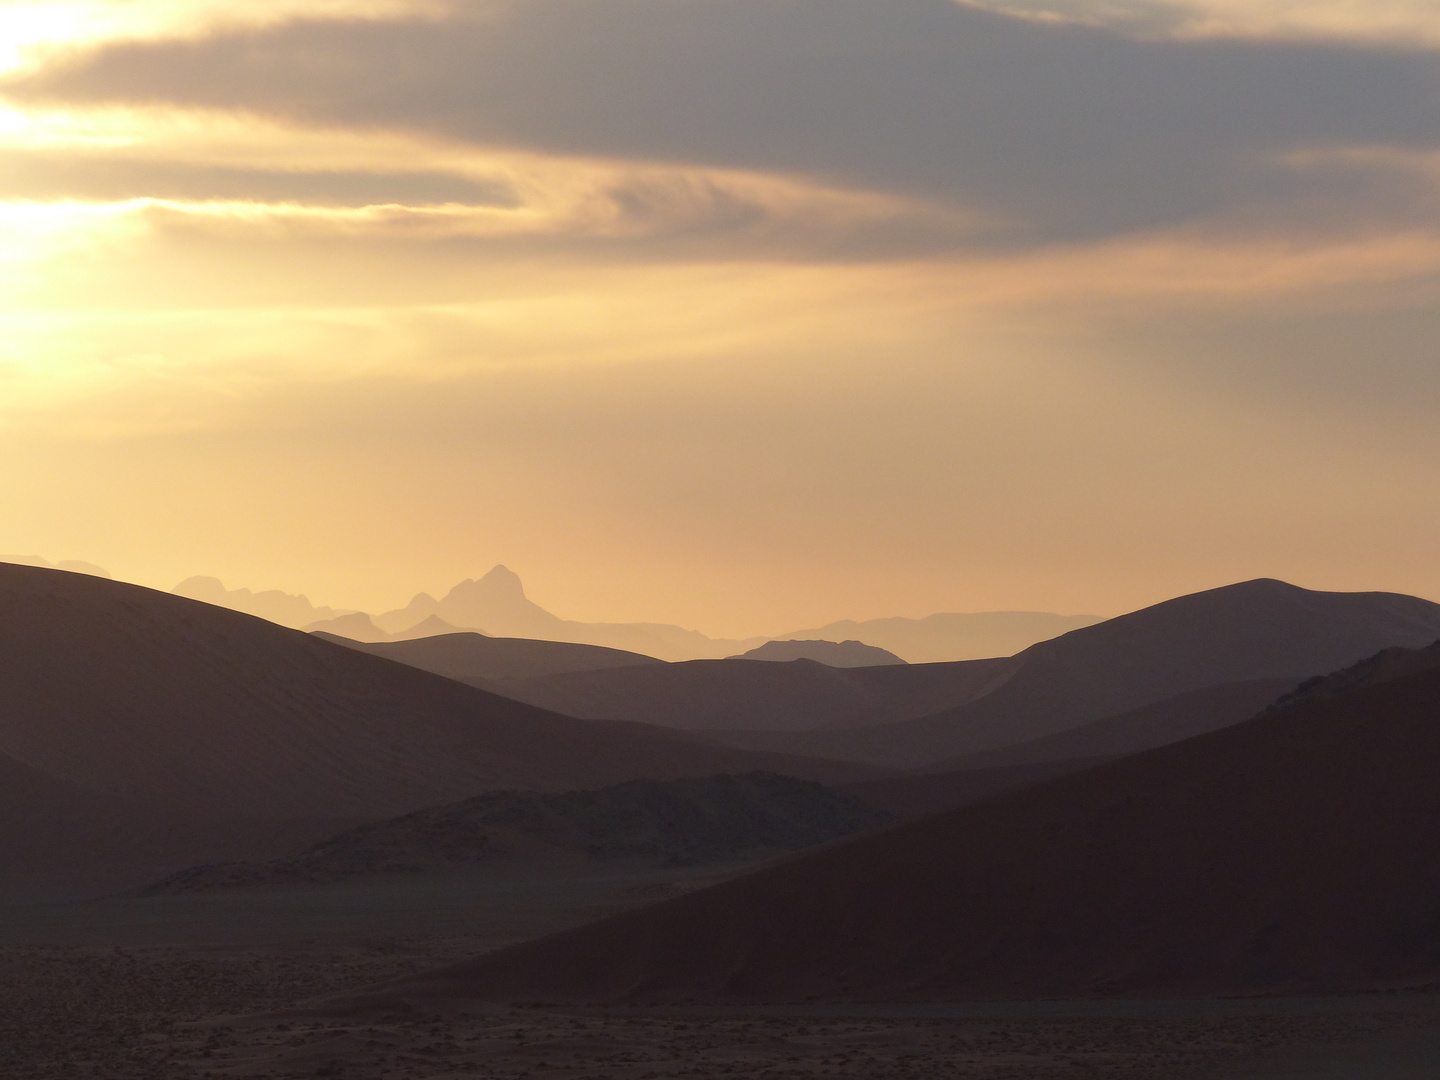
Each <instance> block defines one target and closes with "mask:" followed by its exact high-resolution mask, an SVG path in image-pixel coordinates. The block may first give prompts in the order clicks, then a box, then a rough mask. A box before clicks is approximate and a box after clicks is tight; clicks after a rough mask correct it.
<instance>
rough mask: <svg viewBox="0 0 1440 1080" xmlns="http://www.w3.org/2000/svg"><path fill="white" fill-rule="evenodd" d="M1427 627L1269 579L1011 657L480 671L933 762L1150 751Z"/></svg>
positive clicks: (608, 704) (516, 684) (731, 726)
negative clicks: (844, 664) (1020, 750)
mask: <svg viewBox="0 0 1440 1080" xmlns="http://www.w3.org/2000/svg"><path fill="white" fill-rule="evenodd" d="M1437 637H1440V605H1436V604H1434V603H1432V602H1430V601H1428V600H1422V599H1418V598H1416V597H1409V596H1402V595H1398V594H1391V593H1326V592H1314V591H1311V590H1307V589H1302V588H1299V587H1297V586H1294V585H1288V584H1286V583H1284V582H1280V581H1273V580H1268V579H1262V580H1257V581H1250V582H1242V583H1240V584H1237V585H1231V586H1226V587H1224V588H1221V589H1215V590H1210V591H1207V592H1202V593H1195V594H1192V595H1189V596H1183V597H1178V598H1176V599H1174V600H1169V601H1166V602H1164V603H1162V604H1157V605H1155V606H1153V607H1149V608H1144V609H1142V610H1140V611H1136V612H1133V613H1131V614H1128V615H1123V616H1120V617H1119V618H1116V619H1111V620H1109V621H1107V622H1104V623H1098V624H1095V625H1093V626H1088V627H1083V628H1081V629H1079V630H1074V631H1071V632H1070V633H1068V634H1064V635H1061V636H1060V637H1058V638H1054V639H1052V640H1049V641H1044V642H1040V643H1039V644H1036V645H1033V646H1031V647H1030V648H1028V649H1025V650H1024V651H1022V652H1020V653H1018V654H1016V655H1015V656H1012V657H1005V658H997V659H988V660H966V661H957V662H954V663H947V664H910V665H887V666H880V667H860V668H844V669H841V668H835V667H831V666H828V665H822V664H818V663H816V662H814V661H811V660H797V661H792V662H788V663H758V662H756V661H754V660H750V659H741V658H733V659H727V660H694V661H688V662H684V663H677V664H650V665H635V666H631V667H624V668H620V667H608V668H606V669H604V670H590V671H578V670H572V671H556V672H554V673H551V674H545V675H538V676H528V677H508V678H498V679H495V678H492V679H475V680H474V681H475V682H476V684H477V685H483V686H486V687H487V688H489V689H492V690H494V691H495V692H497V693H500V694H503V695H505V696H507V697H512V698H515V699H516V700H520V701H528V702H530V703H531V704H534V705H539V706H541V707H544V708H548V709H552V710H554V711H556V712H562V713H566V714H568V715H574V716H585V717H592V718H612V719H616V718H618V719H627V720H634V721H639V722H644V723H649V724H657V725H666V726H672V727H677V728H682V729H686V730H690V731H695V732H700V733H703V734H704V735H705V737H707V738H710V739H713V740H715V741H717V742H722V743H725V744H728V745H735V746H743V747H748V748H751V749H766V750H772V751H777V752H785V753H797V754H807V755H814V756H821V757H829V758H836V759H845V760H852V761H857V762H862V761H863V762H876V761H878V762H883V763H885V764H887V765H890V766H892V767H895V768H903V769H925V770H927V771H939V770H946V769H950V770H958V769H963V768H979V767H990V766H1000V765H1009V764H1018V763H1022V762H1021V759H1013V758H1003V759H1002V758H990V759H983V758H980V759H977V758H976V755H982V754H987V753H991V752H996V753H998V752H999V751H1001V750H1003V749H1004V748H1006V747H1011V746H1015V745H1017V744H1021V743H1032V742H1035V741H1036V740H1045V739H1051V740H1053V741H1051V742H1049V743H1044V744H1040V743H1037V745H1036V746H1035V747H1034V748H1033V750H1032V751H1027V752H1026V753H1027V754H1028V755H1029V756H1027V757H1025V758H1024V760H1025V761H1038V760H1057V759H1060V758H1066V757H1069V758H1075V759H1082V758H1093V757H1097V756H1110V755H1113V754H1118V753H1126V752H1131V751H1134V750H1140V749H1146V748H1148V747H1151V746H1156V745H1160V744H1162V743H1164V742H1169V741H1174V740H1175V739H1179V738H1185V737H1187V736H1189V735H1194V734H1199V733H1200V732H1203V731H1206V730H1210V729H1211V728H1213V727H1218V726H1223V725H1224V724H1227V723H1234V722H1236V721H1239V720H1243V719H1246V718H1248V717H1249V716H1251V715H1253V714H1254V713H1255V712H1256V711H1258V710H1259V709H1261V708H1262V707H1264V706H1265V705H1266V704H1268V702H1269V701H1271V700H1273V698H1274V697H1276V696H1278V695H1280V694H1281V693H1284V692H1286V691H1288V690H1289V689H1291V688H1292V687H1293V686H1294V684H1295V683H1298V682H1300V681H1301V680H1302V679H1305V678H1307V677H1310V676H1314V675H1317V674H1320V673H1323V672H1328V671H1333V670H1335V669H1337V668H1340V667H1343V666H1345V665H1348V664H1351V663H1354V662H1355V661H1357V660H1359V659H1361V658H1362V657H1366V656H1369V655H1371V654H1373V653H1375V652H1377V651H1378V650H1381V649H1384V648H1387V647H1390V646H1405V647H1414V646H1418V645H1423V644H1428V643H1429V642H1431V641H1433V640H1435V639H1436V638H1437ZM1091 725H1096V726H1094V727H1093V728H1092V727H1091ZM1082 728H1086V729H1089V730H1087V731H1085V732H1083V733H1082V732H1080V729H1082ZM1072 731H1073V732H1075V733H1076V734H1075V735H1074V736H1073V737H1070V736H1067V735H1066V734H1065V733H1067V732H1072ZM1037 754H1038V755H1039V756H1038V757H1037V756H1036V755H1037Z"/></svg>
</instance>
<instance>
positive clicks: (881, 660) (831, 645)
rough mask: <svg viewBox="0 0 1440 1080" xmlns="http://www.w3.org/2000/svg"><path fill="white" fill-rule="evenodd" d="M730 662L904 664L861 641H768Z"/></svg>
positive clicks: (860, 665)
mask: <svg viewBox="0 0 1440 1080" xmlns="http://www.w3.org/2000/svg"><path fill="white" fill-rule="evenodd" d="M730 659H732V660H770V661H777V662H779V663H788V662H789V661H791V660H814V661H815V662H816V663H819V664H825V665H827V666H828V667H836V668H853V667H883V666H885V665H886V664H903V663H905V661H904V660H901V659H900V657H898V656H896V655H895V654H894V653H892V652H887V651H885V650H884V649H877V648H876V647H875V646H874V645H866V644H865V643H864V642H863V641H767V642H766V643H765V644H764V645H761V646H759V647H758V648H755V649H751V650H750V651H749V652H746V653H742V654H741V655H739V656H733V657H730Z"/></svg>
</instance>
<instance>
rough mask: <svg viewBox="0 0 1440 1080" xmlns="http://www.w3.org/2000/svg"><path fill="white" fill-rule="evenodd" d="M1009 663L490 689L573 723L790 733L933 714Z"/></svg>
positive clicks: (780, 667) (638, 670)
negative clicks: (587, 720) (578, 719)
mask: <svg viewBox="0 0 1440 1080" xmlns="http://www.w3.org/2000/svg"><path fill="white" fill-rule="evenodd" d="M1011 666H1012V665H1011V664H1010V662H1009V661H1008V660H1007V659H1004V658H1002V659H997V660H961V661H957V662H956V663H953V664H908V665H907V664H900V665H893V666H884V667H859V668H834V667H830V666H829V665H826V664H820V663H817V662H816V661H814V660H792V661H789V662H781V663H776V662H772V661H767V660H744V659H728V660H688V661H685V662H683V663H678V664H663V665H650V666H644V667H640V666H635V667H627V668H623V669H616V668H612V669H609V670H605V671H587V672H562V673H558V674H555V675H544V676H538V677H534V678H526V679H505V680H487V681H485V682H484V684H483V685H485V686H487V687H488V688H490V689H493V690H494V691H495V692H496V693H499V694H504V695H505V696H506V697H513V698H515V699H516V700H517V701H527V702H529V703H531V704H533V705H539V706H541V707H542V708H547V709H552V710H554V711H556V712H563V713H565V714H566V715H569V716H585V717H591V718H595V719H600V718H606V717H610V718H620V719H625V720H634V721H638V722H640V723H647V724H657V725H662V726H665V727H674V728H679V729H681V730H686V731H701V732H709V731H710V730H712V729H726V728H732V727H743V728H744V729H746V730H749V731H766V732H784V731H803V730H806V729H810V728H818V727H825V726H829V725H834V724H839V723H857V724H858V723H864V722H876V723H878V722H881V721H883V720H889V719H898V718H908V717H915V716H925V715H927V714H929V713H933V712H935V711H936V710H938V709H944V708H947V707H950V706H953V705H956V704H960V703H962V702H966V701H970V700H973V699H974V698H976V697H979V696H981V695H983V694H984V693H986V692H987V691H989V690H990V689H992V688H993V687H994V686H995V685H996V684H997V683H998V682H1000V681H1001V680H1003V679H1004V678H1006V677H1007V675H1008V673H1009V670H1010V668H1011ZM707 737H708V736H707Z"/></svg>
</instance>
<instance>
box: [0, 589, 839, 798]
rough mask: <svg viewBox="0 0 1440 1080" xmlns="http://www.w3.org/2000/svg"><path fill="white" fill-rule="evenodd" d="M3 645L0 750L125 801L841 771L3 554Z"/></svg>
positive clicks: (56, 777)
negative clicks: (621, 718) (534, 698)
mask: <svg viewBox="0 0 1440 1080" xmlns="http://www.w3.org/2000/svg"><path fill="white" fill-rule="evenodd" d="M0 656H3V657H4V662H5V668H4V670H5V687H4V690H5V692H4V694H3V695H0V754H4V755H7V756H8V757H9V758H10V759H12V760H13V761H14V762H15V763H17V764H18V765H19V766H22V767H23V768H24V769H26V770H28V771H30V772H32V773H35V774H38V775H39V776H41V777H45V778H49V780H51V781H54V782H56V783H59V784H62V785H67V786H69V787H72V788H79V789H82V790H84V791H87V792H90V793H93V794H94V795H96V796H103V797H104V798H106V799H110V800H116V801H118V802H122V803H125V804H145V805H154V806H163V807H169V808H184V809H188V810H192V811H197V812H203V813H207V814H222V815H231V816H237V817H253V816H266V817H273V818H281V817H284V818H313V817H328V818H344V819H355V818H379V817H384V816H389V815H392V814H396V813H402V812H405V811H409V810H413V809H418V808H420V807H424V806H429V805H435V804H438V803H442V802H449V801H454V800H456V799H459V798H464V797H468V796H472V795H475V794H478V793H479V792H482V791H486V790H491V789H495V788H520V789H545V790H562V789H573V788H584V787H593V786H600V785H604V784H609V783H616V782H618V781H621V780H626V779H632V778H637V777H657V778H664V777H674V776H682V775H696V774H702V773H715V772H742V771H749V770H751V769H756V768H764V769H770V770H773V771H777V772H785V773H790V774H796V775H803V776H807V777H810V778H814V779H820V780H841V779H853V778H855V777H854V776H853V772H852V771H851V770H850V769H849V767H848V766H827V765H826V764H824V763H818V762H809V761H803V760H798V759H796V760H791V759H781V758H776V757H766V756H765V755H755V754H751V753H747V752H743V751H730V750H717V749H716V748H715V747H712V746H709V745H705V744H701V743H698V742H696V741H694V740H692V739H690V738H688V737H686V736H683V735H680V734H678V733H674V732H668V731H660V730H654V729H649V728H645V727H642V726H639V725H633V724H624V723H599V722H591V721H584V720H576V719H572V718H570V717H565V716H559V715H555V714H553V713H549V712H546V711H544V710H542V709H538V708H535V707H532V706H529V705H524V704H520V703H518V702H514V701H510V700H507V699H504V698H500V697H496V696H495V695H493V694H489V693H486V692H484V691H482V690H479V689H476V688H474V687H470V686H465V685H463V684H461V683H458V682H454V681H452V680H449V679H445V678H442V677H440V676H437V675H433V674H430V673H428V672H424V671H420V670H417V669H415V668H412V667H408V666H405V665H402V664H397V663H392V662H390V661H386V660H382V659H378V658H376V657H373V656H368V655H365V654H363V653H361V652H357V651H355V650H353V649H350V648H345V647H342V646H339V645H335V644H332V643H330V642H327V641H323V640H319V639H317V638H315V637H313V636H308V635H305V634H302V633H299V632H296V631H292V630H287V629H284V628H281V627H278V626H276V625H274V624H271V623H267V622H264V621H262V620H260V619H257V618H253V617H251V616H248V615H243V614H240V613H237V612H234V611H230V610H227V609H223V608H217V607H212V606H209V605H206V604H202V603H198V602H196V601H192V600H187V599H184V598H181V597H177V596H172V595H169V594H165V593H159V592H155V591H152V590H149V589H143V588H139V587H137V586H132V585H125V584H120V583H117V582H113V581H105V580H101V579H98V578H92V577H85V576H81V575H78V574H67V573H62V572H59V571H52V570H43V569H36V568H31V567H23V566H13V565H0ZM837 770H838V771H837ZM862 771H863V770H862ZM847 772H852V775H849V776H847V775H846V773H847Z"/></svg>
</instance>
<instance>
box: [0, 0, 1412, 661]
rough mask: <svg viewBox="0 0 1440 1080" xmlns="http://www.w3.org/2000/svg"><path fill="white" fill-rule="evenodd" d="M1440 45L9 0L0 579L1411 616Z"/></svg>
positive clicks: (1284, 16) (742, 621)
mask: <svg viewBox="0 0 1440 1080" xmlns="http://www.w3.org/2000/svg"><path fill="white" fill-rule="evenodd" d="M1437 415H1440V7H1437V5H1436V4H1435V3H1434V2H1433V0H1364V2H1359V0H1304V2H1301V0H1243V2H1242V0H1053V2H1052V0H976V2H973V3H963V2H957V0H453V2H451V0H257V2H256V3H253V4H250V5H245V6H243V7H242V6H240V5H235V4H233V3H225V4H222V3H219V2H212V0H56V2H47V0H0V551H11V552H17V553H26V554H33V555H38V556H43V557H46V558H49V559H52V560H57V561H58V560H61V559H83V560H87V561H90V562H95V563H99V564H101V565H103V566H106V567H108V568H109V569H110V570H111V571H112V572H113V573H115V574H116V576H118V577H122V578H125V579H128V580H132V581H137V582H140V583H142V584H147V585H152V586H155V587H159V588H170V587H171V586H173V585H174V584H175V583H176V582H178V581H179V580H181V579H182V578H185V577H189V576H190V575H193V574H209V575H215V576H218V577H220V578H222V579H223V580H224V581H225V582H226V583H227V584H228V585H231V586H232V587H237V586H245V587H249V588H252V589H269V588H281V589H285V590H286V591H291V592H304V593H306V594H307V595H309V596H310V598H311V599H312V600H313V601H315V602H316V603H317V604H327V605H331V606H336V607H353V608H364V609H367V610H372V611H378V610H385V609H387V608H393V607H398V606H401V605H403V604H404V603H405V602H406V601H407V600H408V599H409V598H410V596H411V595H413V594H414V593H415V592H417V591H420V590H422V589H423V590H427V591H430V592H433V593H443V592H444V591H445V590H446V589H448V588H449V587H450V586H451V585H453V584H454V583H455V582H457V581H459V580H461V579H463V578H469V577H475V576H478V575H480V574H482V573H483V572H484V571H486V570H487V569H489V567H490V566H492V565H494V564H495V563H505V564H506V565H508V566H509V567H511V568H512V569H513V570H515V571H517V572H518V573H519V574H520V575H521V577H522V578H523V579H524V580H525V581H526V583H527V586H528V589H529V593H530V595H531V597H532V599H535V600H536V601H537V602H539V603H541V604H542V605H544V606H546V607H548V608H549V609H551V610H552V611H555V612H556V613H557V614H560V615H562V616H565V617H568V618H575V619H584V620H611V621H622V620H623V621H629V620H648V621H663V622H673V623H680V624H682V625H686V626H690V627H694V628H697V629H701V630H704V631H706V632H709V633H712V634H717V635H718V634H723V635H734V636H740V635H750V634H759V633H779V632H784V631H786V630H790V629H794V628H797V627H802V626H813V625H819V624H821V623H824V622H827V621H830V620H832V619H839V618H870V617H880V616H889V615H910V616H922V615H925V614H928V613H931V612H935V611H982V610H1014V609H1028V610H1050V611H1060V612H1067V613H1081V612H1085V613H1095V614H1115V613H1119V612H1121V611H1125V610H1130V609H1133V608H1136V607H1139V606H1142V605H1144V604H1148V603H1152V602H1155V601H1158V600H1161V599H1164V598H1166V597H1169V596H1173V595H1177V594H1180V593H1183V592H1188V591H1193V590H1195V589H1202V588H1209V587H1213V586H1217V585H1221V584H1225V583H1227V582H1231V581H1237V580H1242V579H1246V578H1251V577H1259V576H1272V577H1281V578H1285V579H1287V580H1291V581H1294V582H1296V583H1297V584H1301V585H1306V586H1308V587H1312V588H1326V589H1391V590H1396V591H1403V592H1411V593H1417V594H1420V595H1426V596H1430V597H1432V598H1440V559H1436V558H1435V551H1436V548H1437V545H1436V539H1437V536H1440V425H1437V424H1436V423H1435V417H1436V416H1437Z"/></svg>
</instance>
